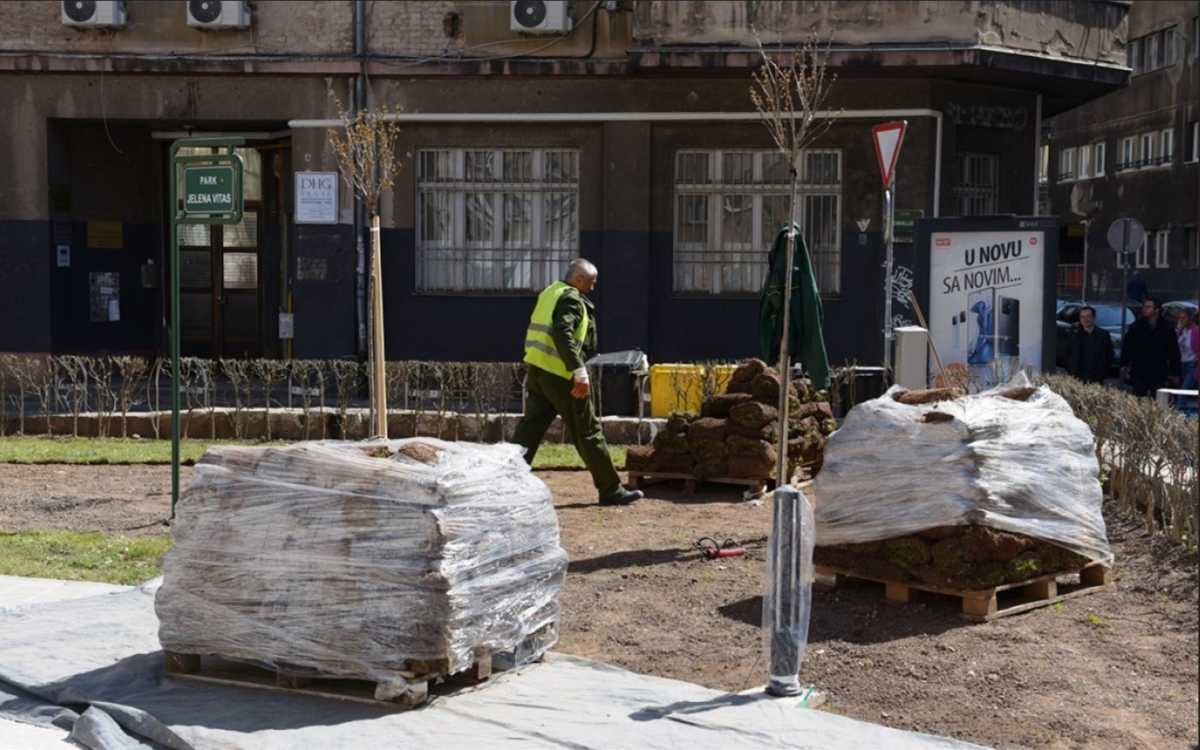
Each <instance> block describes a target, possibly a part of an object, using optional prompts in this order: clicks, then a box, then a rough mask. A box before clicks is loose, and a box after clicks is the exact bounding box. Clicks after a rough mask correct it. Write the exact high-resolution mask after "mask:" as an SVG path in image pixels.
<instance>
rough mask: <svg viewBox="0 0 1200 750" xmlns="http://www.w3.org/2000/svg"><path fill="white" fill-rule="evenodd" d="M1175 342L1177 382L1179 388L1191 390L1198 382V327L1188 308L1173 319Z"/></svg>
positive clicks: (1199, 334)
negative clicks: (1177, 349) (1176, 348)
mask: <svg viewBox="0 0 1200 750" xmlns="http://www.w3.org/2000/svg"><path fill="white" fill-rule="evenodd" d="M1175 340H1176V341H1177V342H1178V343H1179V363H1180V366H1179V380H1180V382H1181V383H1182V385H1180V388H1183V389H1184V390H1192V389H1194V388H1196V385H1197V381H1200V363H1198V362H1197V359H1200V357H1198V356H1197V355H1200V325H1196V315H1195V313H1193V312H1192V311H1191V310H1189V309H1188V308H1186V307H1185V308H1182V309H1181V310H1180V311H1179V315H1178V316H1177V317H1176V318H1175Z"/></svg>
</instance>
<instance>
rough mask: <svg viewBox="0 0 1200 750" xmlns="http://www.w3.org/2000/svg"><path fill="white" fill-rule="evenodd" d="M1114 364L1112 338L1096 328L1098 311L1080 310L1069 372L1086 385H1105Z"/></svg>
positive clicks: (1072, 344) (1086, 308)
mask: <svg viewBox="0 0 1200 750" xmlns="http://www.w3.org/2000/svg"><path fill="white" fill-rule="evenodd" d="M1112 363H1113V345H1112V336H1110V335H1109V333H1108V331H1106V330H1104V329H1103V328H1098V327H1097V326H1096V309H1095V308H1094V307H1091V306H1089V305H1085V306H1083V307H1081V308H1079V327H1078V328H1077V329H1076V330H1075V331H1074V332H1073V333H1072V334H1071V354H1070V359H1069V360H1068V370H1069V371H1070V373H1071V374H1072V375H1074V376H1075V377H1077V378H1079V379H1080V380H1082V381H1083V382H1085V383H1103V382H1104V379H1105V378H1107V377H1108V371H1109V368H1110V367H1112Z"/></svg>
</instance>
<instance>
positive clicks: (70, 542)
mask: <svg viewBox="0 0 1200 750" xmlns="http://www.w3.org/2000/svg"><path fill="white" fill-rule="evenodd" d="M170 547H171V540H170V538H169V537H166V536H147V537H136V538H130V537H123V536H117V535H113V534H103V533H101V532H98V531H86V532H80V531H16V532H6V531H0V575H13V576H30V577H33V578H63V579H67V580H71V581H100V582H102V583H119V584H126V585H134V584H139V583H142V582H143V581H146V580H149V579H151V578H153V577H154V576H156V575H158V574H159V568H160V566H161V563H162V556H163V555H164V554H166V552H167V550H168V549H170Z"/></svg>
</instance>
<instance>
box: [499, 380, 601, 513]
mask: <svg viewBox="0 0 1200 750" xmlns="http://www.w3.org/2000/svg"><path fill="white" fill-rule="evenodd" d="M573 385H574V383H573V382H572V381H570V380H567V379H566V378H560V377H559V376H557V375H554V374H551V373H549V372H546V371H545V370H543V369H541V368H539V367H532V366H531V367H530V368H529V372H528V375H526V377H525V414H524V416H522V417H521V422H520V424H518V425H517V430H516V433H515V434H514V435H513V442H515V443H516V444H517V445H519V446H521V447H522V448H524V449H525V460H526V461H528V462H529V463H530V464H532V463H533V457H534V456H535V455H537V450H538V445H539V444H540V443H541V442H542V437H543V436H544V435H545V434H546V430H548V429H550V425H551V423H553V422H554V417H555V416H561V417H562V418H563V423H564V424H565V425H566V428H567V429H568V430H569V431H570V433H571V439H572V440H573V441H574V443H575V448H576V450H578V451H579V456H580V457H581V458H582V459H583V463H584V465H586V466H587V468H588V471H590V472H591V473H592V482H593V483H594V484H595V485H596V490H597V491H598V492H599V493H600V497H606V496H608V495H611V494H612V493H614V492H616V491H617V489H618V488H619V487H620V486H621V478H620V477H618V476H617V470H616V469H615V468H614V467H613V462H612V456H610V455H609V453H608V442H607V441H605V439H604V431H603V430H602V429H601V428H600V420H599V419H598V418H597V417H596V410H595V408H593V406H592V400H591V399H590V398H575V397H574V396H572V395H571V388H572V387H573Z"/></svg>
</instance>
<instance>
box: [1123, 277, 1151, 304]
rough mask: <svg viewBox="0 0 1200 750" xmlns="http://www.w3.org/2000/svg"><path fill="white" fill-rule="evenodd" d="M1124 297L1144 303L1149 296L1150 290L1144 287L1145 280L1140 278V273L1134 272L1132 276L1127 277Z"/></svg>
mask: <svg viewBox="0 0 1200 750" xmlns="http://www.w3.org/2000/svg"><path fill="white" fill-rule="evenodd" d="M1125 295H1126V296H1127V297H1129V299H1130V300H1132V301H1134V302H1145V301H1146V298H1147V297H1149V296H1150V290H1149V288H1147V287H1146V280H1145V279H1143V278H1142V273H1141V271H1134V272H1133V276H1130V277H1129V283H1128V284H1126V285H1125Z"/></svg>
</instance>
